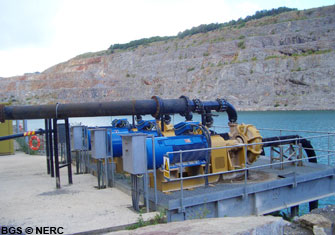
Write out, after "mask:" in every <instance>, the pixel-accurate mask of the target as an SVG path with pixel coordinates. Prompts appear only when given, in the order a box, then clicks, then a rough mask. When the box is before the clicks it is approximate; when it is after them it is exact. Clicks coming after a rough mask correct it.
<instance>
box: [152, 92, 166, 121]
mask: <svg viewBox="0 0 335 235" xmlns="http://www.w3.org/2000/svg"><path fill="white" fill-rule="evenodd" d="M151 99H153V100H155V101H156V104H157V106H156V113H155V114H154V115H152V116H153V117H154V118H156V119H159V118H160V117H161V116H162V115H163V111H164V103H163V100H162V99H161V98H160V97H159V96H153V97H151Z"/></svg>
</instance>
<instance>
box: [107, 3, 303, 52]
mask: <svg viewBox="0 0 335 235" xmlns="http://www.w3.org/2000/svg"><path fill="white" fill-rule="evenodd" d="M296 10H297V8H288V7H279V8H277V9H274V8H273V9H271V10H261V11H256V13H255V14H254V15H252V16H247V17H245V18H244V19H242V18H239V19H238V20H231V21H229V22H226V23H212V24H202V25H199V26H197V27H193V28H191V29H186V30H185V31H183V32H179V33H178V34H177V35H176V36H167V37H160V36H156V37H151V38H142V39H138V40H134V41H130V42H128V43H124V44H113V45H111V46H110V47H109V48H108V52H109V53H113V51H114V50H116V49H121V50H124V49H129V48H136V47H138V46H141V45H147V44H149V43H152V42H159V41H166V40H169V39H174V38H184V37H186V36H191V35H194V34H198V33H207V32H210V31H214V30H217V29H220V28H223V27H232V26H237V27H243V26H244V25H245V23H246V22H248V21H251V20H256V19H260V18H263V17H266V16H274V15H278V14H280V13H283V12H288V11H296Z"/></svg>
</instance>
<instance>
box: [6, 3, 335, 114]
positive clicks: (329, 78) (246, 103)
mask: <svg viewBox="0 0 335 235" xmlns="http://www.w3.org/2000/svg"><path fill="white" fill-rule="evenodd" d="M0 80H1V88H0V89H1V92H0V102H9V103H11V104H47V103H56V102H60V103H73V102H91V101H111V100H129V99H148V98H151V97H152V96H153V95H158V96H161V97H162V98H177V97H179V96H181V95H186V96H189V97H190V98H199V99H203V100H209V99H215V98H218V97H220V98H226V99H227V100H228V101H229V102H230V103H232V104H233V105H234V106H235V107H236V108H237V109H238V110H327V109H335V88H334V87H335V6H329V7H323V8H315V9H310V10H305V11H293V12H286V13H282V14H280V15H277V16H271V17H264V18H262V19H259V20H252V21H249V22H247V23H246V24H245V26H243V27H235V28H234V27H224V28H222V29H219V30H216V31H211V32H208V33H203V34H195V35H193V36H187V37H185V38H183V39H178V38H176V39H170V40H167V41H162V42H155V43H151V44H149V45H144V46H139V47H137V48H133V49H128V50H116V51H114V52H113V53H105V54H104V55H100V56H97V55H94V54H93V55H92V56H90V57H86V56H77V57H75V58H73V59H71V60H69V61H67V62H64V63H61V64H58V65H55V66H53V67H51V68H49V69H47V70H46V71H44V72H42V73H39V74H26V75H24V76H16V77H10V78H0Z"/></svg>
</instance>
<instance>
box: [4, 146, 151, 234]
mask: <svg viewBox="0 0 335 235" xmlns="http://www.w3.org/2000/svg"><path fill="white" fill-rule="evenodd" d="M73 183H74V184H73V185H68V182H67V169H65V168H63V169H61V185H62V187H61V189H58V190H57V189H56V183H55V179H54V178H51V177H50V176H49V175H47V173H46V162H45V156H36V155H35V156H32V155H26V154H24V153H20V152H18V153H17V154H15V155H10V156H0V226H16V227H17V226H21V227H23V228H26V227H28V226H30V227H36V226H55V227H63V228H64V230H63V231H64V233H65V234H69V233H77V232H83V231H90V230H97V229H102V228H109V227H113V226H120V225H125V224H130V223H135V222H137V220H138V218H139V214H138V213H136V212H134V211H132V210H131V209H129V208H130V207H131V197H130V196H128V195H127V194H125V193H123V192H121V191H119V190H118V189H115V188H113V189H112V188H108V189H103V190H97V189H96V188H95V186H97V179H96V177H94V176H92V175H89V174H85V175H73ZM154 215H155V213H148V214H144V215H143V218H144V219H148V218H149V217H153V216H154Z"/></svg>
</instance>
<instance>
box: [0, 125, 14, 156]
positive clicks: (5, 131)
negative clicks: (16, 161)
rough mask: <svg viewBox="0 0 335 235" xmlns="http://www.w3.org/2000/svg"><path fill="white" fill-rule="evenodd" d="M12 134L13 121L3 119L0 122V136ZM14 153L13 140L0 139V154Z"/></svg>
mask: <svg viewBox="0 0 335 235" xmlns="http://www.w3.org/2000/svg"><path fill="white" fill-rule="evenodd" d="M12 134H13V122H12V121H11V120H10V121H5V122H4V123H0V136H7V135H12ZM8 154H14V140H12V139H11V140H5V141H0V155H8Z"/></svg>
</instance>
